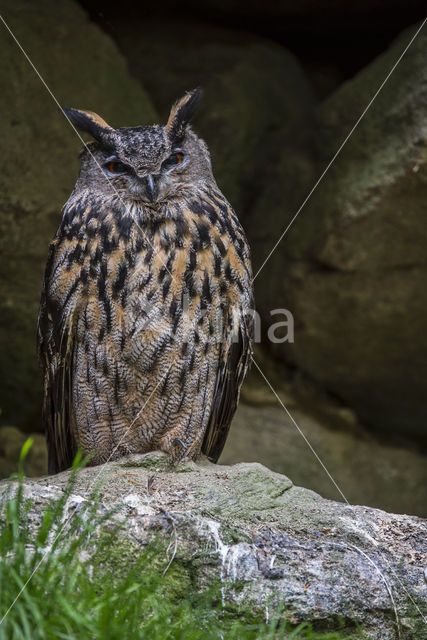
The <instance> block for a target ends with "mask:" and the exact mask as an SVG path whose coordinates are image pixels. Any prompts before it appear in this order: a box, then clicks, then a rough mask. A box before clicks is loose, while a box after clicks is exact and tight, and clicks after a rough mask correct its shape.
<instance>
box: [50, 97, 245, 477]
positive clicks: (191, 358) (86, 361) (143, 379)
mask: <svg viewBox="0 0 427 640" xmlns="http://www.w3.org/2000/svg"><path fill="white" fill-rule="evenodd" d="M200 97H201V90H200V89H195V90H194V91H190V92H188V93H186V94H185V95H184V96H183V97H182V98H181V99H180V100H178V101H177V102H176V103H175V104H174V105H173V106H172V109H171V111H170V115H169V118H168V121H167V123H166V125H153V126H138V127H124V128H119V129H114V128H112V127H111V126H109V125H108V124H107V123H106V122H105V121H104V120H103V119H102V118H101V117H100V116H98V115H97V114H96V113H93V112H91V111H82V110H78V109H63V113H64V115H65V116H66V117H67V118H68V119H69V120H70V122H71V123H72V124H73V125H74V126H75V127H78V128H79V129H80V130H82V131H84V132H86V133H88V134H90V135H91V136H92V138H93V139H94V140H93V141H92V142H90V143H89V144H88V145H85V148H84V149H83V151H82V153H81V156H80V157H81V167H80V173H79V176H78V179H77V182H76V184H75V187H74V190H73V192H72V194H71V196H70V198H69V200H68V201H67V203H66V204H65V206H64V209H63V216H62V220H61V223H60V225H59V228H58V231H57V232H56V235H55V237H54V239H53V241H52V243H51V245H50V248H49V254H48V259H47V265H46V271H45V276H44V282H43V288H42V296H41V304H40V312H39V321H38V353H39V360H40V364H41V370H42V375H43V384H44V387H43V394H44V401H43V416H44V423H45V429H46V435H47V444H48V453H49V473H57V472H59V471H61V470H63V469H66V468H68V467H70V466H71V464H72V461H73V458H74V456H75V455H76V453H77V451H78V450H81V452H82V453H83V454H84V455H87V456H89V459H90V464H100V463H103V462H106V461H108V460H114V459H117V458H119V457H122V456H125V455H128V454H131V453H145V452H148V451H152V450H160V451H163V452H165V453H166V454H167V455H168V456H169V458H170V460H171V461H172V462H178V461H180V460H183V459H193V460H194V459H197V458H199V457H200V456H201V455H203V454H204V455H205V456H207V457H208V458H209V459H210V460H211V461H213V462H216V461H217V459H218V457H219V455H220V453H221V451H222V449H223V446H224V444H225V440H226V438H227V434H228V430H229V427H230V423H231V420H232V417H233V414H234V412H235V410H236V407H237V402H238V397H239V392H240V387H241V384H242V382H243V379H244V377H245V374H246V371H247V369H248V364H249V361H250V357H251V349H252V315H251V313H250V310H251V309H252V307H253V295H252V274H251V264H250V253H249V247H248V244H247V241H246V238H245V234H244V232H243V230H242V227H241V226H240V223H239V221H238V219H237V217H236V214H235V213H234V211H233V209H232V208H231V206H230V204H229V203H228V202H227V200H226V199H225V197H224V196H223V194H222V193H221V191H220V190H219V188H218V186H217V184H216V182H215V179H214V176H213V173H212V167H211V161H210V156H209V151H208V148H207V146H206V144H205V143H204V142H203V140H201V139H200V138H198V137H197V136H196V134H195V133H194V132H193V131H192V129H191V127H190V125H189V122H190V119H191V117H192V115H193V113H194V110H195V108H196V106H197V104H198V102H199V100H200Z"/></svg>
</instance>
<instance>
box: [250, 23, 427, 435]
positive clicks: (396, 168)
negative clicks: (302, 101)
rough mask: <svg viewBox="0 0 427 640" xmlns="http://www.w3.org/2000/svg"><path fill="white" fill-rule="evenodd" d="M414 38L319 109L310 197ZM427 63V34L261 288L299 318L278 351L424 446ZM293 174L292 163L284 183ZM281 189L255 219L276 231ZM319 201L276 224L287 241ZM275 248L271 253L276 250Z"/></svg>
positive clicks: (264, 198) (367, 419)
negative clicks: (290, 339) (288, 341)
mask: <svg viewBox="0 0 427 640" xmlns="http://www.w3.org/2000/svg"><path fill="white" fill-rule="evenodd" d="M413 33H414V30H411V31H410V32H407V33H405V34H404V35H403V36H402V37H400V38H399V39H398V40H397V41H396V42H395V43H394V44H393V46H391V48H390V49H389V50H388V51H386V52H385V53H384V54H383V55H382V56H380V57H379V58H378V59H376V60H375V61H374V62H373V63H372V64H370V65H369V66H368V67H367V68H366V69H364V70H363V71H362V72H360V73H359V74H358V75H357V76H356V77H355V78H354V79H352V80H351V81H348V82H346V83H345V84H344V85H343V86H342V87H341V88H340V89H339V90H338V91H337V92H336V93H335V94H333V95H332V96H331V97H330V98H329V99H328V100H327V101H326V102H324V103H323V104H322V105H321V106H320V107H319V108H318V111H317V121H318V125H317V128H316V131H312V141H313V144H315V145H316V148H317V160H316V166H317V170H316V179H315V180H313V181H312V183H311V184H310V189H311V187H312V186H313V185H314V184H315V182H316V180H317V178H318V177H319V176H320V175H321V173H322V171H323V170H324V168H325V167H326V166H327V164H328V162H329V161H330V159H331V158H332V157H333V155H334V153H335V152H336V151H337V150H338V148H339V146H340V144H341V143H342V142H343V141H344V139H345V137H346V136H347V134H348V133H349V132H350V130H351V128H352V127H353V125H354V124H355V122H356V121H357V119H358V118H359V116H360V115H361V113H362V112H363V110H364V109H365V108H366V106H367V105H368V103H369V101H370V100H371V98H372V97H373V96H374V94H375V92H376V91H377V89H378V88H379V86H380V84H381V83H382V82H383V80H384V79H385V77H386V75H387V73H388V72H389V71H390V70H391V68H392V66H393V64H394V63H395V62H396V61H397V59H398V58H399V56H400V54H401V53H402V52H403V50H404V48H405V46H406V45H407V44H408V42H409V39H410V37H411V36H412V35H413ZM426 54H427V34H426V33H425V32H421V33H420V35H419V36H418V37H417V39H416V40H415V41H414V43H413V44H412V45H411V47H410V49H409V50H408V51H407V53H406V54H405V56H404V58H403V59H402V60H401V62H400V64H399V65H398V66H397V68H396V69H395V71H394V72H393V74H392V75H391V77H390V78H389V80H388V81H387V83H386V84H385V86H384V88H383V89H382V91H381V92H380V93H379V95H378V97H377V98H376V99H375V101H374V102H373V104H372V106H371V107H370V108H369V110H368V111H367V113H366V115H365V117H364V118H363V119H362V120H361V122H360V124H359V125H358V127H357V128H356V130H355V131H354V133H353V134H352V136H351V138H350V139H349V141H348V143H347V144H346V145H345V147H344V148H343V150H342V152H341V153H340V155H339V156H338V158H337V159H336V161H335V162H334V164H333V165H332V167H331V168H330V170H329V171H328V173H327V174H326V176H325V178H324V179H323V181H322V182H321V183H320V184H319V186H318V187H317V189H316V191H315V192H314V193H313V195H312V196H311V198H310V199H309V201H308V202H307V204H306V206H304V208H303V209H302V210H301V213H300V214H299V216H298V218H297V219H296V220H295V222H294V224H293V226H292V227H291V229H290V231H289V232H288V233H287V234H286V236H285V237H284V239H283V240H282V242H281V244H280V246H279V248H278V249H277V250H276V252H275V253H274V256H273V257H272V259H271V260H270V261H269V262H268V263H267V265H266V266H265V268H264V269H263V271H262V272H261V274H260V275H259V276H258V278H257V280H256V285H257V286H256V287H255V289H256V297H257V303H258V306H259V307H260V309H261V311H262V312H263V314H266V313H267V312H268V310H269V309H271V308H272V306H273V307H277V306H279V307H287V308H289V309H290V310H291V311H292V313H293V314H294V318H295V342H294V344H285V345H276V346H275V352H276V355H277V356H278V357H281V358H283V359H285V360H286V361H287V362H288V363H290V364H291V365H292V366H293V367H296V368H297V369H299V370H301V371H303V372H305V373H306V374H307V375H308V376H310V377H311V378H312V379H313V380H314V381H316V382H317V383H318V384H319V385H320V386H321V387H323V388H324V389H326V390H328V391H330V392H331V393H333V394H334V395H335V396H337V397H338V398H340V399H341V400H342V401H343V402H344V403H345V404H347V405H349V406H351V407H352V408H353V409H355V410H356V412H357V413H358V416H359V419H360V420H361V421H362V422H363V423H364V424H366V425H368V426H370V427H372V428H374V429H377V430H381V431H383V432H385V433H399V434H402V435H405V436H409V437H413V438H417V439H418V440H421V441H424V442H426V438H427V435H426V430H425V425H426V420H427V405H426V403H425V389H426V383H427V378H426V371H427V320H426V319H427V314H426V309H427V288H426V286H425V285H426V279H427V261H426V252H425V246H426V241H427V231H426V229H427V227H426V225H425V202H426V197H427V145H426V141H427V124H426V123H427V121H426V118H425V104H426V101H427V73H426V67H425V57H426ZM314 158H315V156H314V155H313V159H314ZM289 164H290V161H289V159H287V158H286V157H284V158H283V160H282V169H281V170H282V183H283V182H284V181H285V180H286V179H287V177H288V175H289V172H288V169H287V167H288V166H289ZM291 175H292V174H291ZM276 184H277V180H275V182H274V186H273V189H272V190H270V191H269V190H268V189H266V190H265V192H264V193H263V194H261V196H260V198H259V200H258V202H257V203H255V205H254V214H253V215H254V216H259V218H260V219H263V221H264V224H265V226H266V228H269V229H272V227H273V226H274V224H275V223H276V221H277V220H278V219H279V216H280V213H281V212H282V211H283V203H282V200H281V199H280V197H278V195H277V188H276V187H275V185H276ZM274 189H276V192H275V191H274ZM310 189H309V188H307V189H306V190H305V191H301V190H300V188H299V187H298V186H297V193H298V202H299V203H298V205H297V206H295V208H294V210H293V211H292V212H290V213H289V215H287V216H286V219H285V220H283V221H282V222H281V224H278V223H276V229H277V231H276V236H275V238H276V239H277V238H278V237H279V235H280V232H281V230H284V229H285V228H286V224H287V222H288V221H289V220H290V218H291V216H292V215H293V214H294V213H295V212H296V211H297V210H298V208H299V206H300V205H301V204H302V203H303V201H304V199H305V197H306V196H307V194H308V193H309V190H310ZM269 241H270V246H269V248H270V249H271V248H272V247H273V244H274V241H273V240H272V239H271V238H270V239H269ZM267 254H268V247H267V246H266V247H265V253H264V255H265V256H266V255H267Z"/></svg>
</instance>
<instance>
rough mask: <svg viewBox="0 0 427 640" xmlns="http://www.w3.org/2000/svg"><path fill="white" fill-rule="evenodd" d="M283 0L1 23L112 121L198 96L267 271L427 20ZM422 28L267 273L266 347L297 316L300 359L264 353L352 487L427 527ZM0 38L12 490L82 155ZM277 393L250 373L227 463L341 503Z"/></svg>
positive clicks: (57, 11) (8, 5) (9, 15)
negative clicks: (65, 213) (263, 470)
mask: <svg viewBox="0 0 427 640" xmlns="http://www.w3.org/2000/svg"><path fill="white" fill-rule="evenodd" d="M202 4H203V6H202ZM279 4H280V7H279ZM279 4H277V3H272V2H267V3H265V2H264V3H260V2H252V3H249V4H248V3H246V4H245V6H244V9H243V8H242V6H241V5H240V3H236V2H233V3H220V2H215V3H214V2H209V3H194V2H189V3H188V4H187V6H186V8H185V9H184V8H183V7H180V8H179V12H178V9H177V7H176V3H172V2H168V0H165V3H162V7H161V10H162V15H160V8H159V9H158V10H157V9H156V8H152V9H147V7H144V8H143V9H142V8H141V7H139V5H138V6H137V5H135V3H131V2H128V1H127V0H124V2H123V3H120V6H118V5H117V3H115V4H113V3H112V4H111V5H110V4H109V3H108V2H107V3H103V7H102V13H101V12H100V10H99V6H98V3H96V2H91V1H90V0H86V1H84V0H82V2H81V3H80V4H79V3H77V2H73V1H71V0H67V1H65V2H62V3H60V5H58V4H54V3H52V1H51V0H42V1H41V2H38V3H37V6H34V5H33V4H32V3H31V2H29V1H26V0H18V1H17V2H14V3H12V2H9V1H7V0H6V1H5V2H4V3H3V4H2V15H3V16H4V18H5V20H6V21H7V22H8V23H9V25H10V27H11V28H12V30H13V31H14V33H15V34H16V37H17V38H18V40H19V41H20V42H21V44H22V46H23V47H24V49H25V50H26V51H27V53H28V55H29V56H30V57H31V59H32V61H33V63H34V64H35V66H36V67H37V69H38V70H39V72H40V73H41V75H42V76H43V77H44V78H45V80H46V82H47V84H48V85H49V87H50V88H51V89H52V91H53V93H54V94H55V96H56V98H57V99H58V101H59V103H60V104H63V105H68V106H75V107H83V108H88V109H93V110H96V111H99V112H100V113H101V114H102V115H103V116H104V117H105V118H106V119H107V121H110V122H111V124H113V125H115V126H124V125H132V124H144V123H152V122H155V121H159V119H164V117H165V115H166V113H167V110H168V108H169V106H170V103H171V102H172V101H173V100H174V99H175V98H176V97H177V96H179V95H180V94H181V93H182V92H183V91H185V90H186V89H189V88H192V87H193V86H196V85H198V84H201V85H203V86H204V89H205V99H204V101H203V103H202V105H201V109H200V112H199V114H198V116H197V118H196V120H195V122H194V127H195V129H196V130H197V131H198V132H200V134H201V135H202V137H204V138H205V139H206V141H207V142H208V144H209V147H210V148H211V150H212V158H213V162H214V170H215V174H216V176H217V178H218V182H219V184H220V186H221V187H222V188H223V190H224V192H225V194H226V195H227V196H228V198H229V199H230V201H231V202H232V204H233V205H234V206H235V208H236V210H237V212H238V214H239V216H240V218H241V220H242V223H243V225H244V227H245V229H246V230H247V234H248V236H249V239H250V243H251V246H252V253H253V263H254V271H255V272H257V270H258V268H259V267H260V266H261V265H262V263H263V261H264V260H265V258H266V257H267V255H268V254H269V252H270V251H271V249H272V248H273V246H274V244H275V242H276V241H277V240H278V238H279V236H280V234H281V233H282V232H283V231H284V229H285V228H286V226H287V224H288V223H289V221H290V220H291V219H292V217H293V216H294V215H295V213H296V212H297V211H298V209H299V208H300V207H301V205H302V204H303V202H304V200H305V199H306V197H307V195H308V194H309V192H310V190H311V189H312V187H313V186H314V184H315V183H316V181H317V180H318V178H319V177H320V175H321V174H322V172H323V171H324V169H325V167H326V166H327V164H328V162H329V161H330V160H331V158H332V157H333V155H334V154H335V152H336V151H337V149H338V148H339V146H340V145H341V143H342V142H343V140H344V139H345V137H346V136H347V135H348V133H349V131H350V130H351V128H352V127H353V125H354V124H355V122H356V121H357V119H358V118H359V116H360V114H361V113H362V111H363V110H364V109H365V107H366V106H367V104H368V103H369V101H370V100H371V98H372V97H373V95H374V94H375V92H376V91H377V89H378V88H379V86H380V84H381V83H382V82H383V80H384V79H385V77H386V76H387V74H388V73H389V71H390V70H391V69H392V67H393V65H394V64H395V62H396V61H397V60H398V58H399V56H400V55H401V53H402V52H403V50H404V48H405V46H406V45H407V43H408V42H409V39H410V38H411V37H412V34H413V33H414V30H415V29H416V28H417V25H418V24H420V23H419V20H420V19H421V18H422V17H423V15H424V5H423V3H421V2H417V0H411V1H410V2H405V3H403V2H402V1H400V0H395V1H394V2H392V3H387V8H386V7H385V6H384V3H379V2H377V1H376V0H369V1H368V0H366V1H364V2H361V3H357V6H356V4H355V5H354V6H352V5H351V4H347V5H346V9H345V11H344V10H343V9H342V7H341V5H340V4H339V3H326V2H325V3H313V2H308V1H307V2H303V3H298V6H296V5H295V3H290V2H282V3H279ZM165 16H166V17H165ZM426 29H427V27H424V28H423V30H422V32H421V33H420V34H419V36H418V37H417V39H416V40H415V42H414V43H413V45H412V46H411V47H410V48H409V50H408V52H407V53H406V55H405V56H404V58H403V59H402V61H401V62H400V63H399V65H398V66H397V68H396V70H395V72H394V73H393V74H392V75H391V77H390V79H389V80H388V81H387V83H386V84H385V85H384V88H383V90H382V91H381V93H380V94H379V96H378V98H377V99H376V100H375V102H374V103H373V104H372V106H371V108H370V109H369V111H368V112H367V114H366V116H365V117H364V119H363V120H362V121H361V123H360V125H359V126H358V127H357V129H356V130H355V132H354V134H353V135H352V136H351V138H350V140H349V142H348V144H346V145H345V147H344V149H343V151H342V153H341V154H340V155H339V157H338V158H337V160H336V162H335V163H334V164H333V166H332V167H331V169H330V171H328V173H327V175H326V176H325V178H324V180H322V182H321V183H320V184H319V186H318V188H317V189H316V190H315V191H314V193H313V194H312V196H311V197H310V199H309V200H308V201H307V203H306V205H305V206H304V207H303V209H302V210H301V213H300V214H299V215H298V218H297V219H296V220H295V223H294V224H293V225H292V227H291V229H290V230H289V232H288V233H287V234H286V236H285V237H284V238H283V240H282V242H281V243H280V245H279V247H278V248H277V250H276V251H275V252H274V254H273V255H272V257H271V259H270V260H269V261H268V262H267V264H266V265H265V267H264V268H263V269H262V271H261V272H260V274H259V275H258V276H257V278H256V280H255V289H256V300H257V307H258V310H259V312H260V313H261V315H262V319H263V328H264V334H265V330H266V329H267V327H268V325H269V323H270V322H271V317H270V310H271V309H274V308H282V307H285V308H288V309H289V310H290V311H291V312H292V314H293V316H294V318H295V342H294V343H293V344H280V345H271V344H269V342H268V341H267V340H265V335H264V341H263V344H262V346H261V348H260V351H259V353H260V355H261V360H262V363H263V366H264V365H265V366H266V370H267V371H268V372H270V371H271V376H270V373H269V376H270V379H271V382H272V384H273V386H274V387H275V388H276V389H277V391H278V393H279V394H280V395H281V397H282V399H283V401H284V402H285V404H286V405H287V404H288V401H289V408H290V410H291V411H292V412H294V411H295V412H296V417H297V421H298V424H299V425H300V426H301V428H302V430H303V431H304V433H306V434H307V437H308V439H309V440H313V444H314V445H315V448H316V450H319V451H321V453H322V455H321V457H322V459H324V462H325V464H326V466H327V467H328V468H329V467H331V471H333V475H334V477H335V476H336V478H337V481H338V484H340V480H341V481H342V484H343V490H344V489H345V491H344V493H345V494H348V495H349V496H350V498H349V499H350V500H352V501H353V500H354V501H356V502H360V503H368V504H371V505H373V506H378V507H384V508H388V509H393V510H396V511H400V512H404V511H409V512H414V513H420V514H423V513H425V504H426V500H425V489H424V488H425V486H426V476H425V468H426V465H425V457H423V453H422V451H423V448H424V450H425V446H426V444H427V437H426V429H425V425H426V419H427V414H426V412H427V409H426V406H427V404H426V401H425V394H426V388H427V373H426V372H427V341H426V335H427V287H426V286H425V285H426V275H427V262H426V258H425V250H426V240H427V231H426V229H427V227H426V224H425V219H424V218H425V216H424V209H425V201H426V195H427V194H426V188H427V187H426V185H427V169H426V166H427V165H426V158H427V150H426V134H427V130H426V128H427V124H426V123H427V113H426V104H427V100H426V98H427V95H426V94H427V75H426V70H425V59H426V55H427V31H426ZM0 43H1V45H2V57H1V61H0V73H1V74H2V85H3V90H2V92H1V93H0V115H1V117H2V123H3V153H2V155H1V157H0V230H1V234H0V250H1V255H2V260H1V264H0V283H1V291H2V295H1V298H0V311H1V313H0V350H1V362H0V378H1V387H0V389H1V391H0V408H1V411H2V413H1V415H0V420H1V423H2V424H3V426H4V428H3V429H2V430H1V431H0V460H1V461H2V462H3V461H4V464H2V469H1V470H0V472H1V474H3V475H7V474H8V473H9V472H10V470H11V465H10V464H9V463H10V460H11V459H12V458H15V456H16V453H17V442H21V441H22V439H23V438H24V436H23V435H22V434H23V433H24V432H26V433H31V432H37V431H40V430H41V422H40V406H41V400H40V392H41V389H40V380H39V374H38V367H37V362H36V356H35V327H36V319H37V309H38V301H39V294H40V286H41V280H42V275H43V269H44V262H45V259H46V253H47V247H48V244H49V241H50V239H51V237H52V235H53V233H54V231H55V229H56V227H57V225H58V222H59V218H60V209H61V206H62V204H63V203H64V201H65V200H66V199H67V197H68V194H69V193H70V191H71V189H72V186H73V183H74V180H75V177H76V173H77V170H78V162H77V154H78V151H79V149H80V147H81V142H80V141H79V140H78V138H77V137H76V135H75V133H74V132H73V131H72V129H71V128H70V127H69V126H68V125H67V123H66V122H65V121H64V120H63V118H62V117H61V116H60V114H58V112H57V106H56V105H55V103H54V101H53V100H52V98H51V96H49V94H48V92H47V91H46V89H45V88H44V87H43V85H42V84H41V82H40V80H39V78H38V77H37V76H36V74H35V73H34V71H33V70H32V69H31V67H30V65H29V63H28V61H27V60H26V59H25V57H24V56H23V54H22V52H21V51H20V50H19V48H18V47H17V45H16V43H15V42H14V41H13V39H12V37H11V36H10V35H9V34H8V32H7V31H6V29H5V28H4V26H3V25H2V24H0ZM263 385H264V381H263V380H262V379H261V378H260V377H258V378H257V376H256V372H253V373H252V378H251V381H250V384H249V385H248V387H247V389H246V391H245V392H244V394H243V400H244V401H245V402H246V405H245V404H243V405H242V407H241V410H240V412H239V414H238V416H237V419H236V423H235V426H234V432H232V436H231V438H230V442H229V443H228V444H227V448H226V450H225V452H224V460H226V461H227V462H236V461H241V460H244V459H245V458H248V459H251V460H253V459H262V460H263V462H265V463H266V464H269V465H271V466H272V467H273V468H274V469H275V470H277V471H281V472H283V471H285V472H286V473H288V474H289V475H291V477H292V478H293V480H294V481H297V482H298V483H304V484H305V485H306V486H309V487H311V488H314V489H319V490H321V491H322V492H323V493H324V494H325V495H327V496H328V497H331V498H332V497H334V498H337V497H338V496H337V495H336V494H335V493H334V491H335V490H334V489H333V487H332V488H331V486H330V483H329V481H328V479H327V478H326V480H319V477H320V476H319V474H322V473H323V472H322V470H321V468H320V467H319V466H318V462H316V463H315V464H313V461H312V458H311V455H312V454H311V452H310V451H309V450H308V449H307V448H306V445H305V444H304V443H303V441H301V443H300V444H304V446H303V447H301V446H300V445H298V444H297V442H298V441H299V439H300V438H301V436H300V435H299V434H298V433H297V432H296V431H295V427H294V426H293V425H292V423H291V422H290V421H289V420H288V419H287V417H286V415H285V413H284V412H283V411H282V409H280V407H279V408H277V409H274V408H273V407H272V406H271V399H269V400H265V399H262V401H261V402H258V400H257V398H258V395H259V393H261V394H262V393H263V392H261V391H260V389H261V388H262V387H263ZM307 389H308V390H309V391H308V392H307ZM267 392H268V394H270V391H268V389H267ZM271 398H273V396H271ZM273 399H274V398H273ZM254 404H255V405H256V407H254ZM249 405H252V406H249ZM280 412H281V415H282V421H281V420H280V419H279V415H280ZM319 412H320V413H321V416H320V417H319V415H318V414H319ZM10 425H13V428H15V427H16V428H19V430H20V431H18V432H17V431H16V430H14V429H12V427H10ZM11 429H12V430H11ZM291 429H294V434H293V436H291V435H290V434H291ZM257 434H258V435H259V438H258V439H256V438H255V436H256V435H257ZM40 447H41V448H40V449H39V450H40V455H39V456H38V461H37V462H36V463H35V467H34V473H35V474H38V473H40V468H41V467H42V464H43V463H42V460H43V455H44V453H42V451H43V449H42V445H40ZM355 451H356V452H357V455H354V452H355ZM14 464H15V463H13V464H12V467H13V465H14ZM361 478H363V480H362V479H361ZM326 481H327V482H326ZM322 483H324V484H322ZM328 483H329V484H328ZM327 484H328V486H327Z"/></svg>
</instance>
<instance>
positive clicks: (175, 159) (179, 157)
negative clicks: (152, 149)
mask: <svg viewBox="0 0 427 640" xmlns="http://www.w3.org/2000/svg"><path fill="white" fill-rule="evenodd" d="M183 161H184V154H183V153H182V151H175V153H172V155H170V156H169V158H168V159H167V160H165V161H164V163H163V166H164V167H166V168H168V167H173V166H176V165H177V164H181V163H182V162H183Z"/></svg>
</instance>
